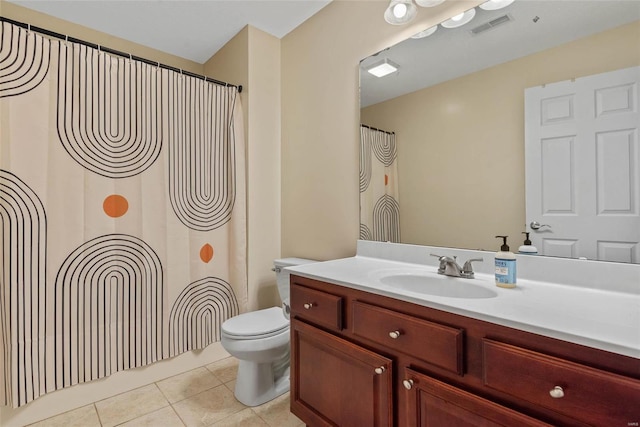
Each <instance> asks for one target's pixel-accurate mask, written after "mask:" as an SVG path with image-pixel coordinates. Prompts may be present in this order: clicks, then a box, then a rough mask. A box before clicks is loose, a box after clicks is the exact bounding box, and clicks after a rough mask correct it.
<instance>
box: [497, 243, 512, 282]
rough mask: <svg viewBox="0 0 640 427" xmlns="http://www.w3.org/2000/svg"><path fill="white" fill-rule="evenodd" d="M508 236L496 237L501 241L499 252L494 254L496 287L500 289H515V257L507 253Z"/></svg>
mask: <svg viewBox="0 0 640 427" xmlns="http://www.w3.org/2000/svg"><path fill="white" fill-rule="evenodd" d="M507 237H508V236H496V238H499V239H502V246H500V252H497V253H496V286H499V287H501V288H515V287H516V256H515V254H514V253H513V252H510V251H509V245H507Z"/></svg>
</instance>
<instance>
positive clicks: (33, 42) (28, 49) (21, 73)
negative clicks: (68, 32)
mask: <svg viewBox="0 0 640 427" xmlns="http://www.w3.org/2000/svg"><path fill="white" fill-rule="evenodd" d="M0 26H1V27H2V37H0V98H4V97H9V96H16V95H21V94H23V93H26V92H29V91H31V90H33V89H35V88H36V87H38V86H39V85H40V83H42V81H43V80H44V78H45V76H46V75H47V73H48V72H49V61H50V58H49V55H50V49H49V43H48V40H46V39H43V38H42V37H29V34H28V32H27V31H24V30H22V29H20V28H18V27H16V26H15V25H11V24H9V23H8V22H0Z"/></svg>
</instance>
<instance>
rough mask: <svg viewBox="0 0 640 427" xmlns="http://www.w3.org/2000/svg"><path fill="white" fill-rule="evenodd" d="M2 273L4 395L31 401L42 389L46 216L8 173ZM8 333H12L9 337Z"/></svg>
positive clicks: (2, 186)
mask: <svg viewBox="0 0 640 427" xmlns="http://www.w3.org/2000/svg"><path fill="white" fill-rule="evenodd" d="M0 218H1V219H2V229H1V230H2V233H1V234H2V262H1V263H0V264H1V265H2V274H1V275H0V334H1V343H2V349H1V351H0V362H3V366H2V377H4V387H3V391H4V394H5V395H7V394H11V393H12V390H13V392H14V393H15V395H16V399H18V400H20V401H23V400H31V399H34V398H35V396H37V395H38V394H39V393H40V392H41V391H42V390H44V388H45V387H44V381H42V380H43V378H41V377H40V375H38V373H40V372H44V370H45V369H46V364H45V362H46V360H45V357H44V353H45V343H44V341H43V340H40V339H39V338H40V337H41V336H42V335H43V334H44V331H45V321H46V316H45V310H44V302H45V297H46V268H47V251H46V248H47V215H46V212H45V210H44V206H43V204H42V201H41V200H40V198H39V197H38V195H37V194H36V193H35V192H34V191H33V190H32V189H31V188H29V186H28V185H27V184H25V182H24V181H22V180H21V179H20V178H18V177H17V176H16V175H14V174H12V173H11V172H8V171H4V170H0ZM10 331H14V332H13V333H11V332H10Z"/></svg>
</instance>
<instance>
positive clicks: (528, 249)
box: [518, 231, 538, 255]
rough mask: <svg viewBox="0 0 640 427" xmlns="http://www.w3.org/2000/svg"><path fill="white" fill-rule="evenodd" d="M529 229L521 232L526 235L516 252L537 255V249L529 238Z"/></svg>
mask: <svg viewBox="0 0 640 427" xmlns="http://www.w3.org/2000/svg"><path fill="white" fill-rule="evenodd" d="M529 233H530V232H529V231H523V232H522V234H525V235H526V237H525V239H524V243H523V244H522V246H520V247H519V248H518V253H520V254H526V255H538V249H537V248H536V247H535V246H533V245H532V244H531V240H529Z"/></svg>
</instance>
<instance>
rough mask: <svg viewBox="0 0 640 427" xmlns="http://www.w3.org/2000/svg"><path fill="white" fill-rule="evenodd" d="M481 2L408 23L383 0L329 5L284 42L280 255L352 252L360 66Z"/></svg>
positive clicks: (431, 11) (447, 7) (424, 12)
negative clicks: (390, 18)
mask: <svg viewBox="0 0 640 427" xmlns="http://www.w3.org/2000/svg"><path fill="white" fill-rule="evenodd" d="M480 3H482V0H480V1H455V2H453V1H448V2H445V3H444V4H442V5H440V6H438V7H435V8H418V16H417V18H416V19H415V20H414V21H413V22H411V24H409V25H407V26H393V25H389V24H387V23H386V22H385V21H384V19H383V13H384V10H385V8H386V6H387V5H388V4H389V3H388V1H343V0H334V1H333V2H332V3H331V4H329V5H328V6H326V7H325V8H324V9H322V10H321V11H320V12H319V13H317V14H316V15H314V16H313V17H311V18H310V19H309V20H307V21H306V22H305V23H304V24H302V25H301V26H299V27H298V28H296V29H295V30H294V31H292V32H291V33H289V34H288V35H287V36H285V37H284V38H283V39H282V153H283V154H282V255H283V256H294V255H295V256H300V257H305V258H315V259H320V260H326V259H331V258H339V257H345V256H351V255H353V254H354V253H355V247H356V241H357V239H358V235H359V220H358V216H359V215H358V212H359V203H358V197H359V190H358V146H359V144H358V138H359V131H358V123H359V118H360V112H359V97H358V75H359V74H358V65H359V61H360V60H361V59H363V58H365V57H367V56H369V55H371V54H373V53H375V52H377V51H379V50H382V49H384V48H385V47H387V46H390V45H392V44H395V43H397V42H399V41H401V40H403V39H405V38H407V37H409V36H410V35H411V34H414V33H416V32H418V31H420V30H423V29H425V28H427V27H429V26H431V25H433V24H436V23H438V22H441V21H443V20H444V19H446V18H448V17H450V16H452V15H454V14H456V13H458V12H461V11H463V10H465V9H468V8H470V7H473V6H475V5H478V4H480Z"/></svg>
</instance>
